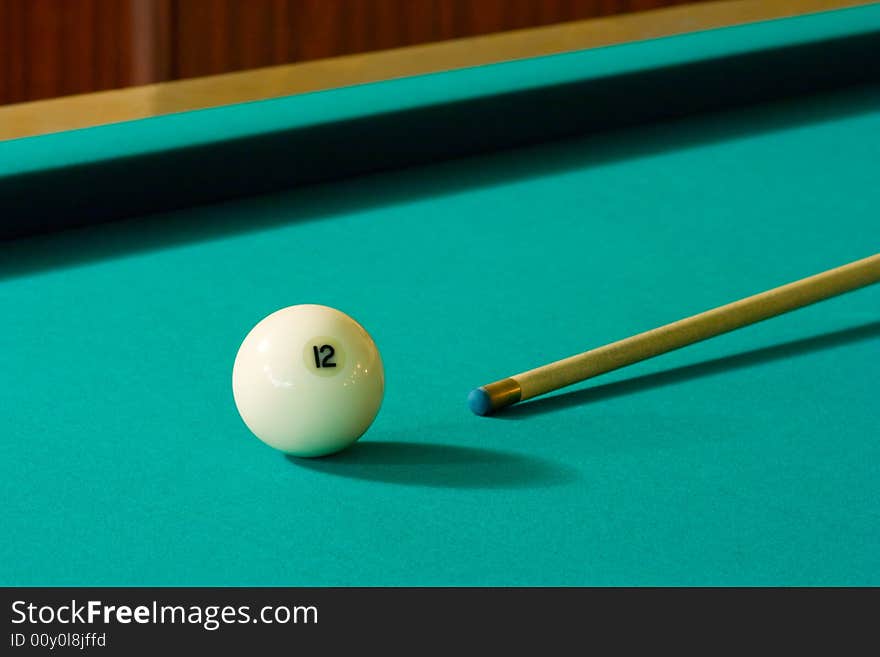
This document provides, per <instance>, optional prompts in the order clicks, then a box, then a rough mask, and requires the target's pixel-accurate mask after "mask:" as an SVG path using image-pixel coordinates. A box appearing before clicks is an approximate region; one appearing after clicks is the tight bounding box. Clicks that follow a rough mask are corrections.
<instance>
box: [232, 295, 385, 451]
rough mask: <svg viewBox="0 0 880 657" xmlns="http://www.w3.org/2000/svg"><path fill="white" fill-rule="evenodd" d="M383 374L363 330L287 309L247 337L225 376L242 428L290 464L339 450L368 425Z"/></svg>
mask: <svg viewBox="0 0 880 657" xmlns="http://www.w3.org/2000/svg"><path fill="white" fill-rule="evenodd" d="M384 392H385V371H384V369H383V367H382V358H381V356H379V350H378V349H377V348H376V344H375V343H374V342H373V339H372V338H371V337H370V335H369V333H367V332H366V331H365V330H364V328H363V327H362V326H361V325H360V324H358V323H357V322H356V321H354V320H353V319H352V318H351V317H349V316H348V315H346V314H345V313H343V312H340V311H338V310H336V309H334V308H329V307H327V306H318V305H312V304H303V305H299V306H290V307H288V308H282V309H281V310H279V311H277V312H274V313H272V314H271V315H269V316H268V317H266V318H264V319H263V320H261V321H260V322H259V323H258V324H257V325H256V326H255V327H254V328H253V329H252V330H251V332H250V333H248V334H247V336H246V337H245V339H244V341H243V342H242V343H241V347H240V348H239V350H238V354H237V355H236V357H235V364H234V365H233V368H232V394H233V397H234V398H235V405H236V407H237V408H238V412H239V414H240V415H241V418H242V419H243V420H244V423H245V424H246V425H247V426H248V428H249V429H250V430H251V431H252V432H253V433H254V435H255V436H256V437H257V438H259V439H260V440H262V441H263V442H264V443H266V444H267V445H271V446H272V447H274V448H276V449H279V450H281V451H283V452H286V453H288V454H292V455H295V456H324V455H326V454H332V453H333V452H338V451H339V450H342V449H345V448H346V447H348V446H349V445H351V444H352V443H354V442H355V441H356V440H357V439H358V438H360V437H361V436H362V435H363V433H364V432H365V431H366V430H367V428H368V427H369V426H370V424H372V422H373V420H374V419H375V417H376V414H377V413H378V412H379V406H380V405H381V404H382V395H383V394H384Z"/></svg>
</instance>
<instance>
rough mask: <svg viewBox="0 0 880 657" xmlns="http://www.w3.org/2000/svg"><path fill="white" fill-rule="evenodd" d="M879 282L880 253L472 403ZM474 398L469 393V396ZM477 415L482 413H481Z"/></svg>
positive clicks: (632, 359)
mask: <svg viewBox="0 0 880 657" xmlns="http://www.w3.org/2000/svg"><path fill="white" fill-rule="evenodd" d="M878 281H880V253H878V254H876V255H873V256H870V257H868V258H864V259H862V260H856V261H855V262H851V263H849V264H847V265H843V266H841V267H836V268H834V269H829V270H828V271H824V272H822V273H820V274H816V275H814V276H809V277H807V278H803V279H801V280H799V281H795V282H794V283H788V284H787V285H782V286H780V287H776V288H773V289H772V290H767V291H766V292H761V293H760V294H755V295H754V296H750V297H746V298H745V299H740V300H739V301H734V302H733V303H728V304H726V305H724V306H719V307H718V308H713V309H712V310H707V311H706V312H702V313H700V314H698V315H693V316H692V317H687V318H685V319H681V320H679V321H677V322H672V323H671V324H666V325H665V326H660V327H659V328H655V329H652V330H650V331H645V332H644V333H639V334H638V335H634V336H632V337H629V338H626V339H624V340H619V341H617V342H612V343H611V344H607V345H605V346H603V347H598V348H597V349H591V350H590V351H585V352H583V353H581V354H577V355H574V356H570V357H569V358H564V359H562V360H558V361H556V362H553V363H550V364H548V365H543V366H541V367H537V368H535V369H533V370H528V371H527V372H522V373H521V374H516V375H514V376H512V377H509V378H507V379H501V380H500V381H495V382H494V383H490V384H488V385H485V386H482V387H481V388H479V389H478V390H477V391H474V392H479V391H481V392H482V393H484V394H481V397H482V399H483V400H485V398H486V397H488V404H486V403H482V404H478V405H477V406H476V407H475V405H474V404H473V403H472V404H471V408H472V410H474V412H476V413H478V414H480V415H485V414H488V413H491V412H494V411H497V410H498V409H500V408H504V407H505V406H510V405H511V404H515V403H517V402H519V401H523V400H526V399H531V398H532V397H536V396H538V395H543V394H544V393H547V392H551V391H553V390H558V389H559V388H564V387H565V386H568V385H571V384H572V383H576V382H578V381H583V380H585V379H589V378H591V377H594V376H598V375H599V374H604V373H605V372H610V371H612V370H616V369H618V368H621V367H625V366H627V365H632V364H633V363H637V362H639V361H642V360H645V359H647V358H652V357H653V356H659V355H660V354H665V353H667V352H669V351H673V350H675V349H680V348H681V347H685V346H687V345H689V344H694V343H695V342H700V341H702V340H706V339H708V338H712V337H715V336H716V335H721V334H722V333H727V332H729V331H733V330H735V329H738V328H742V327H743V326H748V325H749V324H754V323H756V322H760V321H763V320H765V319H769V318H771V317H775V316H777V315H781V314H783V313H787V312H790V311H792V310H796V309H798V308H803V307H804V306H808V305H810V304H813V303H816V302H818V301H822V300H824V299H828V298H830V297H834V296H837V295H839V294H844V293H845V292H850V291H852V290H856V289H858V288H861V287H865V286H867V285H871V284H872V283H877V282H878ZM472 394H473V393H472ZM481 410H482V411H483V412H481Z"/></svg>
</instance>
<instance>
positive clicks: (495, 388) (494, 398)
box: [483, 379, 522, 413]
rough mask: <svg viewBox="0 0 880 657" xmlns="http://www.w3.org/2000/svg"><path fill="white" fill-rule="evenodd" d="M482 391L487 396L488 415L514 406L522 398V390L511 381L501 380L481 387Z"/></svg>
mask: <svg viewBox="0 0 880 657" xmlns="http://www.w3.org/2000/svg"><path fill="white" fill-rule="evenodd" d="M483 391H484V392H485V393H486V394H487V395H488V396H489V404H490V407H489V412H490V413H494V412H495V411H497V410H498V409H499V408H504V407H505V406H510V405H511V404H515V403H517V402H518V401H519V400H520V399H521V398H522V388H520V387H519V384H518V383H517V382H516V381H514V380H513V379H501V380H500V381H495V383H489V384H487V385H485V386H483Z"/></svg>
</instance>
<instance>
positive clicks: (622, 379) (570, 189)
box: [0, 14, 880, 585]
mask: <svg viewBox="0 0 880 657" xmlns="http://www.w3.org/2000/svg"><path fill="white" fill-rule="evenodd" d="M840 15H841V14H834V16H837V17H839V16H840ZM835 20H837V19H835ZM796 23H797V21H795V22H794V23H793V24H796ZM785 24H786V23H785V22H778V23H774V25H776V29H778V30H782V31H784V26H785ZM727 32H728V31H722V32H720V33H719V34H726V33H727ZM666 41H667V42H669V43H682V44H685V43H687V41H686V40H684V39H683V40H682V41H681V42H676V41H675V40H674V39H673V40H666ZM603 52H605V51H603ZM602 56H603V57H604V56H606V55H605V54H603V55H602ZM560 61H564V60H560ZM487 77H489V78H490V77H491V75H490V74H488V73H487ZM400 84H409V83H404V82H401V83H400ZM393 88H394V87H393V84H392V85H391V86H387V85H386V90H387V89H393ZM362 89H369V88H368V87H364V88H362ZM253 107H254V108H259V107H260V105H259V104H257V105H253ZM255 111H256V110H255ZM147 125H150V126H155V125H158V123H155V122H154V123H149V122H138V123H133V124H128V125H127V126H125V127H124V128H122V127H120V128H119V129H120V130H127V131H128V133H129V134H131V135H132V139H134V140H135V141H136V140H137V139H138V135H140V130H141V129H144V130H147V128H146V127H145V126H147ZM149 129H150V130H152V129H153V128H149ZM80 134H82V135H86V134H88V131H83V132H82V133H80ZM68 138H69V139H71V140H75V139H76V135H75V134H74V133H71V134H70V135H69V136H68ZM27 143H28V142H26V141H22V142H18V144H19V146H18V147H21V148H25V146H23V145H25V144H27ZM33 143H34V144H35V148H37V146H36V144H38V143H39V140H34V141H33ZM878 162H880V90H878V89H877V88H869V87H863V88H858V89H852V90H849V91H841V92H838V93H834V94H826V95H819V96H816V97H813V98H810V99H800V100H792V101H788V102H781V103H776V104H772V105H763V106H757V107H752V108H749V109H745V110H742V109H740V110H737V111H735V112H730V113H725V114H717V115H712V116H705V117H701V118H693V119H689V120H681V121H678V122H675V123H671V124H665V125H655V126H646V127H641V128H638V129H632V130H628V131H625V132H620V133H617V134H609V135H605V136H601V137H592V138H589V139H580V140H578V139H572V140H568V141H565V142H560V143H555V144H546V145H543V146H538V147H533V148H529V149H522V150H518V151H511V152H508V153H500V154H495V155H489V156H484V157H480V158H474V159H470V160H466V161H453V162H447V163H444V164H438V165H433V166H429V167H421V168H418V169H412V170H408V171H400V172H393V173H385V174H381V175H375V176H371V177H364V178H360V179H355V180H350V181H347V182H343V183H337V184H334V185H324V186H316V187H312V188H305V189H300V190H297V191H292V192H287V193H283V194H276V195H270V196H262V197H255V198H251V199H245V200H241V201H236V202H230V203H226V204H222V205H217V206H212V207H201V208H193V209H190V210H187V211H181V212H177V213H174V214H171V215H168V216H165V217H162V218H160V219H156V218H145V219H141V220H135V221H131V222H125V223H120V224H115V225H109V226H104V227H95V228H90V229H85V230H81V231H77V232H75V233H69V234H64V235H57V236H50V237H43V238H39V239H35V240H30V241H28V242H22V243H19V244H18V245H15V246H14V247H7V249H6V250H5V252H4V263H3V266H2V270H0V271H2V280H0V308H3V322H2V327H0V341H2V344H3V349H2V351H0V373H2V379H0V399H2V405H3V411H2V418H3V419H2V424H0V427H2V436H0V438H2V439H0V464H2V465H0V499H2V500H3V503H2V510H0V526H2V527H3V532H4V540H3V541H2V542H0V582H2V583H3V584H14V585H26V584H46V585H67V584H70V585H73V584H91V585H127V584H143V585H147V584H159V585H161V584H172V585H200V584H203V585H246V584H251V585H400V584H407V585H410V584H411V585H418V584H424V585H456V584H467V585H508V584H522V585H532V584H867V583H871V584H880V549H878V545H880V496H878V495H877V482H878V481H880V440H878V435H880V402H878V390H880V374H878V372H880V367H878V365H877V363H878V360H880V288H876V287H875V288H868V289H865V290H861V291H858V292H855V293H852V294H850V295H846V296H844V297H840V298H837V299H833V300H830V301H827V302H824V303H822V304H819V305H816V306H813V307H811V308H807V309H804V310H801V311H798V312H796V313H793V314H790V315H787V316H784V317H780V318H776V319H773V320H770V321H768V322H766V323H763V324H761V325H758V326H754V327H750V328H747V329H743V330H741V331H739V332H736V333H733V334H731V335H728V336H722V337H720V338H717V339H715V340H711V341H708V342H705V343H702V344H699V345H695V346H693V347H690V348H687V349H684V350H681V351H679V352H675V353H672V354H668V355H666V356H663V357H660V358H657V359H654V360H652V361H648V362H645V363H642V364H639V365H636V366H633V367H631V368H627V369H625V370H621V371H619V372H616V373H613V374H611V375H608V376H606V377H603V378H602V379H597V380H596V381H594V382H592V383H588V384H582V385H580V386H577V387H576V388H575V389H574V390H573V391H571V392H567V393H561V394H557V395H555V396H553V397H550V398H547V399H543V400H537V401H534V402H531V403H528V404H523V405H521V406H520V407H517V408H516V409H512V410H511V412H509V413H507V414H504V415H499V416H497V417H493V418H478V417H476V416H473V415H472V414H470V413H469V412H468V410H467V408H466V405H465V397H466V394H467V392H468V391H469V390H470V389H471V388H473V387H474V386H476V385H480V384H483V383H487V382H489V381H491V380H494V379H497V378H500V377H503V376H506V375H510V374H514V373H516V372H518V371H521V370H524V369H528V368H530V367H533V366H536V365H539V364H542V363H544V362H546V361H548V360H552V359H556V358H558V357H563V356H567V355H570V354H572V353H575V352H579V351H582V350H584V349H586V348H589V347H592V346H596V345H599V344H602V343H605V342H608V341H611V340H614V339H618V338H621V337H625V336H626V335H630V334H632V333H634V332H638V331H641V330H644V329H648V328H652V327H653V326H656V325H659V324H661V323H665V322H668V321H672V320H675V319H679V318H680V317H683V316H685V315H688V314H691V313H694V312H698V311H701V310H705V309H707V308H709V307H712V306H715V305H719V304H721V303H725V302H728V301H731V300H733V299H736V298H739V297H742V296H745V295H748V294H751V293H754V292H758V291H761V290H764V289H767V288H769V287H772V286H775V285H778V284H782V283H786V282H789V281H791V280H794V279H797V278H800V277H802V276H806V275H809V274H813V273H816V272H818V271H821V270H823V269H826V268H829V267H833V266H836V265H839V264H843V263H845V262H848V261H851V260H854V259H857V258H860V257H864V256H867V255H870V254H871V253H874V252H876V251H877V243H878V241H877V237H878V229H880V219H878V207H880V185H878V184H877V163H878ZM206 226H212V227H215V228H216V227H222V230H221V229H214V228H206ZM163 227H164V228H163ZM172 227H176V228H172ZM163 231H164V232H163ZM132 245H136V246H134V247H133V246H132ZM306 302H310V303H323V304H327V305H331V306H335V307H338V308H340V309H342V310H344V311H345V312H348V313H350V314H351V315H353V316H354V317H355V318H357V319H358V321H360V322H361V323H362V324H363V325H364V326H365V327H366V328H367V329H368V330H369V331H370V332H371V333H372V335H373V337H374V338H375V340H376V342H377V344H378V346H379V348H380V350H381V351H382V355H383V359H384V362H385V368H386V376H387V388H386V398H385V403H384V405H383V408H382V411H381V412H380V415H379V417H378V418H377V420H376V422H375V424H374V425H373V427H372V428H371V429H370V431H369V432H368V433H367V435H366V436H365V437H364V438H363V439H362V441H361V442H360V443H359V444H358V445H356V446H355V447H354V448H352V449H351V450H350V451H349V452H346V453H343V454H341V455H339V456H337V457H331V458H327V459H322V460H316V461H300V460H291V459H287V458H285V457H284V456H283V455H281V454H279V453H277V452H275V451H273V450H271V449H270V448H268V447H266V446H264V445H263V444H262V443H260V442H259V441H257V440H256V439H255V438H253V437H252V436H250V434H249V433H248V431H247V429H246V428H245V426H244V425H243V423H242V422H241V421H240V420H239V418H238V416H237V414H236V410H235V407H234V405H233V401H232V394H231V386H230V374H231V368H232V361H233V358H234V356H235V352H236V349H237V347H238V345H239V343H240V341H241V339H242V338H243V337H244V336H245V334H246V333H247V331H248V330H249V329H250V328H251V326H252V325H253V324H254V323H256V322H257V321H258V320H259V319H260V318H262V317H263V316H264V315H266V314H268V313H270V312H271V311H273V310H275V309H277V308H279V307H282V306H286V305H290V304H294V303H306Z"/></svg>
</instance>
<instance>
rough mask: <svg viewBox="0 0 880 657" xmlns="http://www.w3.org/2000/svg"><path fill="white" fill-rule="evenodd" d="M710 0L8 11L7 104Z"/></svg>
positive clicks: (70, 3)
mask: <svg viewBox="0 0 880 657" xmlns="http://www.w3.org/2000/svg"><path fill="white" fill-rule="evenodd" d="M696 1H700V0H247V1H245V0H0V103H12V102H20V101H24V100H35V99H39V98H48V97H52V96H60V95H66V94H72V93H82V92H88V91H96V90H100V89H110V88H115V87H123V86H128V85H132V84H145V83H148V82H155V81H161V80H167V79H176V78H184V77H194V76H199V75H210V74H214V73H223V72H227V71H235V70H241V69H247V68H254V67H259V66H270V65H273V64H283V63H287V62H294V61H301V60H307V59H317V58H321V57H331V56H334V55H342V54H349V53H357V52H365V51H370V50H380V49H385V48H394V47H399V46H405V45H411V44H417V43H424V42H428V41H438V40H442V39H453V38H458V37H464V36H472V35H478V34H486V33H490V32H499V31H504V30H512V29H519V28H526V27H532V26H537V25H548V24H551V23H559V22H564V21H571V20H578V19H583V18H589V17H594V16H604V15H609V14H615V13H622V12H631V11H641V10H645V9H651V8H655V7H659V6H663V5H673V4H685V3H687V2H696Z"/></svg>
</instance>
